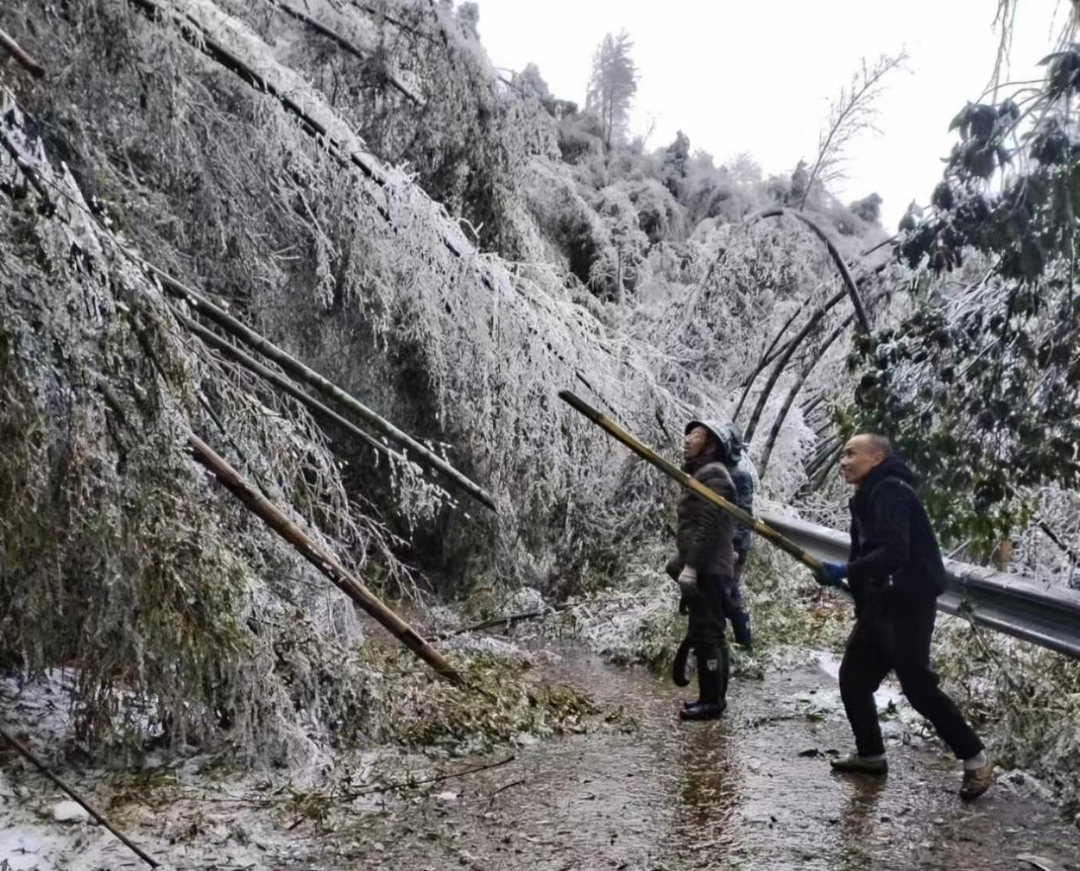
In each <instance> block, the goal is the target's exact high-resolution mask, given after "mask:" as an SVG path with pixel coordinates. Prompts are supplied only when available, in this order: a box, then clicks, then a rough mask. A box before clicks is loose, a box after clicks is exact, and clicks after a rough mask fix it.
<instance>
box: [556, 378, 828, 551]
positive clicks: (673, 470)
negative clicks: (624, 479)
mask: <svg viewBox="0 0 1080 871" xmlns="http://www.w3.org/2000/svg"><path fill="white" fill-rule="evenodd" d="M559 398H560V399H561V400H562V401H563V402H565V403H567V404H568V405H569V406H570V407H571V408H573V409H574V410H575V411H578V412H580V413H581V414H583V415H585V417H587V418H588V419H589V420H591V421H592V422H593V423H595V424H596V425H597V426H598V427H600V428H601V429H602V430H604V431H605V432H607V434H608V435H610V436H612V437H613V438H615V439H616V440H617V441H620V442H622V443H623V444H624V445H626V446H627V447H628V448H630V450H632V451H633V452H634V453H635V454H637V455H638V456H639V457H641V458H642V459H644V460H647V461H648V462H650V463H652V464H653V465H654V466H656V468H658V469H659V470H660V471H661V472H663V473H664V474H666V475H668V476H669V477H671V478H674V479H675V480H676V481H678V482H679V483H680V484H682V485H683V486H684V487H686V488H687V489H688V490H690V491H691V492H693V493H696V494H697V495H698V496H700V497H701V498H702V499H704V500H705V501H706V502H709V503H711V504H713V505H715V506H716V507H717V508H719V509H720V510H721V511H724V512H726V513H728V514H730V515H731V516H732V517H734V518H735V519H736V520H738V521H740V522H741V523H745V524H746V525H747V526H748V527H750V529H752V530H753V531H754V532H756V533H757V534H758V535H760V536H761V537H762V538H764V539H765V540H766V541H768V542H769V543H770V544H773V545H775V546H776V547H778V548H780V550H782V551H784V552H785V553H787V554H789V555H790V556H793V557H795V559H797V560H798V561H799V562H801V563H802V564H803V565H805V566H806V567H807V568H809V569H810V570H812V571H817V569H819V568H820V567H821V562H820V561H819V560H818V559H816V558H815V557H812V556H811V555H810V554H808V553H807V552H806V551H805V550H803V549H802V548H801V547H799V546H798V545H797V544H795V542H793V541H790V540H789V539H787V538H785V537H784V536H783V535H781V534H780V533H779V532H777V531H776V530H775V529H773V528H772V527H771V526H769V525H767V524H765V523H762V522H761V521H760V520H758V519H757V518H755V517H754V516H753V515H752V514H750V513H749V512H747V511H743V510H742V509H741V508H739V507H738V506H737V505H733V504H732V503H731V502H728V501H727V499H725V498H724V497H723V496H720V495H718V494H716V493H714V492H713V491H712V490H710V489H709V488H708V487H706V486H705V485H704V484H702V483H701V482H700V481H698V480H697V479H696V478H694V477H693V476H692V475H688V474H687V473H686V472H684V471H683V470H682V469H680V468H679V467H678V466H676V465H675V464H674V463H670V462H668V461H667V460H665V459H664V458H663V457H661V456H660V455H659V454H657V453H656V451H654V450H652V448H648V447H646V446H645V445H644V444H642V443H641V442H639V441H638V440H637V439H636V438H634V437H633V436H632V435H630V433H628V432H627V431H626V430H624V429H623V428H622V427H620V426H619V425H618V424H615V423H612V422H611V421H610V420H609V419H608V418H606V417H604V415H603V414H601V413H600V412H599V411H597V410H596V409H595V408H592V407H591V406H590V405H588V404H587V403H585V402H582V401H581V400H580V399H578V397H576V396H575V395H574V394H573V393H571V392H570V391H569V390H561V391H559Z"/></svg>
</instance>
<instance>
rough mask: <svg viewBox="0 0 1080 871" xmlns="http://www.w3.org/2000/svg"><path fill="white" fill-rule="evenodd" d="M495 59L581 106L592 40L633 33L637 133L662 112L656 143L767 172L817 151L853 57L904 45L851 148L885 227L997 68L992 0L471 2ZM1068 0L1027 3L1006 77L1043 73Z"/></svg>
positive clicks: (848, 193) (925, 181)
mask: <svg viewBox="0 0 1080 871" xmlns="http://www.w3.org/2000/svg"><path fill="white" fill-rule="evenodd" d="M478 2H479V6H480V36H481V39H482V40H483V43H484V45H485V47H486V48H487V51H488V54H489V55H490V56H491V59H492V61H493V62H494V63H495V64H496V65H497V66H501V67H507V68H510V69H518V70H520V69H521V68H522V67H524V66H525V64H526V63H529V62H530V61H531V62H534V63H536V64H537V65H538V66H539V67H540V72H541V74H542V75H543V76H544V78H545V79H546V80H547V82H548V84H549V85H550V86H551V89H552V91H553V92H554V94H555V95H556V96H558V97H562V98H564V99H570V100H575V101H577V102H579V103H583V102H584V97H585V86H586V82H587V81H588V77H589V71H590V66H591V59H592V54H593V50H594V49H595V47H596V45H597V43H599V42H600V40H601V39H603V36H604V34H605V33H606V32H608V31H612V32H618V31H619V30H621V29H624V28H625V29H626V30H627V31H628V32H629V33H630V35H631V36H632V37H633V39H634V42H635V46H634V51H633V57H634V59H635V61H636V62H637V65H638V70H639V72H640V75H641V82H640V86H639V90H638V96H637V102H636V106H635V111H634V116H633V122H632V133H635V134H641V133H644V132H646V131H647V130H648V128H649V126H650V124H651V123H653V122H654V121H655V131H654V133H653V136H652V138H651V139H650V140H649V143H648V144H649V147H650V148H655V147H658V146H661V145H666V144H667V143H668V142H670V141H671V140H672V139H674V137H675V132H676V130H679V129H682V130H683V131H684V132H685V133H686V134H687V135H688V136H689V137H690V142H691V146H692V147H693V148H694V149H697V148H703V149H705V150H706V151H708V152H710V153H711V154H713V155H714V156H715V158H716V161H717V163H718V164H719V163H722V162H723V161H724V160H726V159H729V158H731V157H733V156H735V155H736V154H738V153H739V152H743V151H746V152H749V153H751V154H752V155H753V156H754V158H755V159H756V160H757V161H758V163H759V164H761V166H762V167H763V169H764V170H765V172H766V174H768V173H771V172H788V171H790V170H791V169H792V168H793V167H794V165H795V163H796V162H797V161H798V160H799V158H800V157H802V158H805V159H806V160H807V161H812V160H813V158H814V156H815V154H816V148H817V138H818V132H819V130H820V129H821V127H822V125H823V121H824V119H825V118H826V116H827V113H828V106H827V100H828V99H829V98H830V97H831V96H833V95H834V94H835V93H836V92H837V91H838V90H839V88H840V86H841V85H843V84H845V83H846V82H848V81H849V80H850V78H851V74H852V73H853V72H854V71H855V70H856V68H857V67H858V65H859V63H860V59H861V58H862V57H864V56H865V57H867V58H869V59H874V58H876V57H877V56H878V55H880V54H882V53H887V54H895V53H897V52H899V51H900V50H901V49H906V50H907V52H908V54H909V55H910V57H911V59H910V61H909V65H908V66H909V69H910V72H899V73H894V74H893V76H892V78H891V79H890V81H889V88H888V92H887V93H886V94H885V96H884V98H883V99H882V100H881V101H880V103H879V107H880V117H879V120H878V126H879V128H880V129H881V135H875V134H872V133H871V134H868V135H866V136H864V137H863V138H862V139H860V140H859V141H858V142H857V143H856V144H855V145H854V147H853V148H852V154H851V161H850V167H849V172H848V178H847V180H846V181H845V182H843V183H842V184H841V185H840V186H839V187H841V189H840V190H837V191H836V192H837V193H838V194H839V195H840V196H841V197H842V198H843V199H845V200H851V199H856V198H858V197H862V196H865V195H866V194H868V193H870V192H872V191H877V192H878V193H879V194H881V196H882V197H884V199H885V204H884V206H883V210H884V220H885V226H886V229H895V226H896V222H897V221H898V220H899V218H900V216H901V215H902V214H903V211H904V209H905V208H906V207H907V204H908V203H909V202H910V201H911V200H912V199H916V200H918V201H919V202H920V204H925V203H926V202H927V201H928V200H929V198H930V191H931V190H932V189H933V186H934V184H936V182H937V180H938V179H939V178H940V177H941V169H942V164H941V160H940V158H941V157H943V156H945V155H946V154H948V151H949V148H950V147H951V143H952V141H953V140H952V137H951V136H950V134H948V132H947V131H948V126H949V122H950V120H952V118H953V116H954V115H955V114H956V113H957V111H959V110H960V109H961V108H962V107H963V105H964V103H965V102H966V101H967V100H975V99H978V97H979V96H980V94H981V93H982V92H983V90H984V89H985V87H986V85H987V83H988V81H989V80H990V74H991V72H992V70H993V66H994V58H995V55H996V52H997V44H998V37H997V34H996V33H995V32H994V30H993V28H992V23H993V19H994V13H995V11H996V7H997V2H996V0H905V2H902V3H878V2H873V0H818V2H809V0H770V2H748V0H668V2H657V0H652V2H639V0H478ZM1068 5H1069V4H1068V2H1067V0H1020V6H1019V10H1020V11H1019V16H1018V21H1017V27H1016V33H1015V37H1014V40H1013V46H1012V52H1011V61H1012V66H1011V73H1012V78H1013V79H1017V80H1019V79H1030V78H1033V77H1034V76H1036V75H1038V74H1039V73H1038V68H1037V67H1036V64H1037V62H1038V61H1039V60H1040V59H1041V58H1042V57H1044V56H1045V55H1046V54H1047V53H1048V52H1049V51H1050V50H1052V48H1053V44H1054V41H1055V38H1056V35H1057V33H1058V31H1059V30H1060V28H1061V25H1062V24H1063V23H1064V21H1065V14H1066V10H1067V7H1068Z"/></svg>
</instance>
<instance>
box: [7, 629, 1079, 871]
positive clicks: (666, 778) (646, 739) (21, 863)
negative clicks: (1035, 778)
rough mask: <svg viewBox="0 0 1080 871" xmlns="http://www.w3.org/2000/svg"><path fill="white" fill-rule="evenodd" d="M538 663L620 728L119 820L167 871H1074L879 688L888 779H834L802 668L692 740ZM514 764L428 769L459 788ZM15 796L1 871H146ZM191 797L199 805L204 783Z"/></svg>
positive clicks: (168, 798)
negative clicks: (316, 813) (265, 803)
mask: <svg viewBox="0 0 1080 871" xmlns="http://www.w3.org/2000/svg"><path fill="white" fill-rule="evenodd" d="M534 656H535V661H536V667H537V668H542V669H544V670H545V672H546V673H547V675H548V676H549V677H550V678H553V679H558V680H562V681H566V682H568V683H571V684H574V685H576V686H578V687H579V688H581V689H584V690H586V691H587V692H588V693H590V694H591V695H592V696H593V698H594V699H595V700H596V701H597V702H598V703H599V704H600V705H601V706H603V708H604V709H605V710H607V711H608V712H612V711H617V710H619V709H620V708H621V709H622V715H621V716H619V717H614V718H612V719H613V722H612V723H610V724H608V725H604V726H601V727H600V728H599V729H598V730H596V731H593V732H590V733H587V734H582V735H568V736H566V737H563V738H559V739H555V740H550V741H543V742H540V741H535V742H533V741H527V740H524V746H521V747H518V748H516V749H515V751H514V757H513V760H512V761H510V762H509V763H506V764H502V765H498V766H497V767H492V768H489V769H486V770H483V771H477V772H474V773H471V774H468V775H467V776H451V777H449V778H448V779H446V780H442V781H440V782H438V783H435V784H431V785H428V786H425V787H424V788H423V789H409V790H406V791H405V792H404V793H402V794H400V795H398V794H385V795H379V796H372V797H367V798H364V799H362V800H357V801H354V802H352V803H344V804H341V803H335V804H334V807H333V812H332V815H331V818H330V819H328V820H325V819H324V820H322V821H318V822H317V821H314V820H313V819H311V818H310V817H305V816H303V815H297V814H296V813H295V810H293V811H290V812H284V811H277V812H275V811H270V810H260V809H258V807H257V806H255V805H253V804H251V803H250V802H248V801H247V800H244V799H241V800H239V801H236V802H234V801H233V800H232V799H228V798H225V797H223V796H225V795H226V794H231V793H236V792H237V791H238V790H237V788H236V785H235V784H234V785H232V786H228V787H226V786H225V785H222V787H221V792H220V793H217V794H215V797H213V798H210V799H205V798H204V799H202V800H199V801H195V800H188V799H185V798H184V797H183V796H184V795H185V794H186V793H185V792H183V791H177V790H175V789H172V790H170V791H166V792H163V793H162V794H161V795H160V796H159V798H158V801H156V802H154V801H152V800H151V796H150V794H149V793H145V794H141V795H139V796H135V797H134V798H133V799H132V798H130V797H129V800H128V802H127V806H126V808H125V809H124V810H123V812H122V821H123V823H124V825H125V827H126V828H127V830H128V833H129V834H130V835H132V836H133V837H135V838H136V839H137V840H138V841H139V842H140V843H141V844H142V845H143V846H144V847H146V848H147V849H149V850H150V851H151V852H152V853H153V854H154V855H155V856H157V857H159V858H161V859H167V860H168V861H170V862H172V863H173V864H172V866H171V867H174V868H176V869H213V871H262V869H274V871H279V869H290V871H300V869H303V871H345V869H391V868H392V869H395V871H425V869H431V871H441V869H471V871H524V869H537V871H571V869H634V871H661V869H665V871H676V869H713V868H715V869H725V868H746V869H750V868H753V869H761V871H766V869H768V871H774V869H795V868H811V869H872V868H873V869H877V868H888V869H891V871H901V869H950V871H954V869H964V871H966V869H978V871H996V869H1002V871H1004V869H1031V868H1039V867H1042V868H1046V869H1050V871H1067V869H1073V871H1080V829H1078V828H1077V827H1076V826H1075V825H1073V824H1072V823H1070V822H1068V821H1067V820H1066V819H1065V818H1064V816H1063V814H1062V813H1061V811H1060V810H1058V809H1056V808H1055V807H1053V806H1052V805H1051V804H1050V803H1049V802H1048V801H1047V800H1046V799H1045V798H1043V797H1041V796H1040V791H1039V787H1038V785H1037V784H1034V783H1033V782H1032V781H1031V780H1030V779H1028V778H1024V777H1023V776H1021V775H1016V774H1005V775H1003V776H1001V777H1000V778H999V782H998V784H997V786H995V787H994V788H993V789H992V790H991V792H990V793H988V794H987V795H986V796H984V797H983V798H982V799H980V800H979V801H978V802H975V803H974V804H964V803H962V802H961V800H960V799H959V797H958V795H957V794H956V790H957V788H958V785H959V772H958V770H957V764H956V763H955V761H954V760H952V759H951V758H950V757H949V756H948V755H947V754H946V753H945V751H944V748H943V747H942V746H941V745H940V744H939V743H938V742H937V741H936V739H932V738H929V739H927V738H923V737H921V735H920V726H919V723H918V720H917V718H914V717H911V716H910V712H909V711H908V712H907V713H905V709H906V706H905V705H904V702H903V699H902V698H901V697H898V696H895V695H890V692H889V691H888V690H887V689H886V690H883V692H882V693H881V694H880V696H879V701H880V704H881V706H882V707H885V706H887V705H888V704H889V702H890V701H892V702H893V704H894V705H898V706H899V710H900V714H899V715H898V716H889V717H887V718H886V723H885V726H884V730H885V733H886V735H887V740H888V743H889V758H890V766H891V768H890V773H889V776H888V778H887V779H886V780H884V781H874V780H867V779H860V778H857V777H845V776H839V775H834V774H833V773H832V772H831V771H830V768H829V764H828V760H829V758H830V756H831V755H832V754H835V753H838V752H846V751H847V750H848V749H849V747H850V737H849V733H848V729H847V724H846V722H845V720H844V717H843V711H842V708H841V706H840V701H839V693H838V691H837V688H836V681H835V662H830V661H828V660H825V661H824V662H823V663H820V662H817V661H812V658H811V657H809V656H808V657H807V658H806V661H804V662H802V663H801V664H799V665H797V666H795V667H790V668H786V669H774V670H770V671H767V672H766V673H765V675H764V677H763V679H760V680H736V681H735V683H734V686H733V688H732V691H731V693H730V695H729V709H728V713H727V715H726V716H725V717H724V719H722V720H720V721H717V722H712V723H686V724H683V723H680V722H679V721H678V718H677V711H678V707H679V704H680V702H681V701H682V699H684V698H687V697H689V688H688V690H686V691H678V690H676V689H675V687H674V686H673V685H672V684H671V683H669V682H666V681H664V680H661V679H660V678H658V677H656V676H655V675H653V674H650V673H648V672H646V671H644V670H642V669H627V668H617V667H613V666H611V665H608V664H606V663H604V662H603V661H602V660H601V659H600V658H599V657H596V656H593V655H591V654H588V653H586V652H584V651H583V650H582V649H581V648H577V647H570V648H563V649H561V650H559V651H557V652H556V651H551V650H550V649H549V650H544V651H538V652H535V654H534ZM507 755H508V754H507V752H506V751H504V752H501V753H497V754H495V755H493V756H490V757H475V758H459V759H454V760H449V761H443V762H440V763H438V765H437V766H435V769H431V766H430V763H429V764H428V768H429V770H437V771H439V772H442V773H449V774H451V775H456V774H458V773H460V772H462V771H464V770H466V769H470V768H474V767H476V766H479V765H483V764H485V763H488V764H490V763H492V762H494V761H497V760H503V759H505V758H506V757H507ZM19 781H20V782H22V783H24V791H23V792H22V793H20V794H19V795H16V794H15V792H14V787H13V785H12V784H11V783H9V784H8V785H7V786H6V787H5V786H4V783H3V781H2V779H0V787H3V788H0V811H4V810H5V809H6V810H7V812H8V814H9V816H8V819H9V827H8V831H7V832H6V833H5V832H4V831H0V868H3V867H4V860H5V859H6V860H8V861H9V863H10V864H9V865H8V866H7V867H8V868H10V869H13V871H29V869H40V871H53V869H66V871H98V869H114V868H136V867H143V866H141V865H140V864H139V863H138V860H136V859H135V858H134V857H133V856H132V855H131V854H130V853H127V852H126V851H125V850H124V848H123V847H120V846H119V845H118V844H117V843H116V842H115V840H113V839H111V838H110V837H109V836H108V835H107V834H105V833H104V832H102V831H101V830H100V829H96V828H93V827H91V828H86V827H79V828H78V830H65V831H64V832H61V833H59V834H58V832H57V825H56V824H55V823H52V822H50V821H47V820H46V821H42V820H41V819H40V817H38V818H37V822H34V820H33V818H31V817H29V816H28V814H29V811H28V810H27V808H29V807H31V806H32V805H33V804H34V802H35V801H38V802H43V804H42V807H45V808H48V806H49V793H48V788H47V786H44V785H42V784H40V783H38V782H37V781H35V780H24V779H22V778H20V779H19ZM240 791H243V790H240ZM192 792H197V793H200V794H204V793H206V788H205V785H202V784H200V786H199V788H198V789H195V790H192ZM132 802H134V803H132ZM20 809H21V810H20ZM12 814H14V816H13V815H12ZM19 814H21V816H19ZM3 816H4V815H3V813H0V819H2V818H3ZM10 820H22V822H21V824H20V825H21V826H22V827H23V828H21V829H17V830H16V829H12V828H11V827H10V826H11V823H10ZM0 828H2V826H0ZM5 853H6V855H4V854H5ZM1024 857H1026V858H1024ZM1028 859H1030V860H1031V861H1027V860H1028ZM1033 862H1035V863H1038V864H1032V863H1033Z"/></svg>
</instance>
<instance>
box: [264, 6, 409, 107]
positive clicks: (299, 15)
mask: <svg viewBox="0 0 1080 871" xmlns="http://www.w3.org/2000/svg"><path fill="white" fill-rule="evenodd" d="M270 3H271V5H272V6H275V7H277V8H278V9H280V10H281V11H282V12H284V13H285V14H286V15H288V16H289V17H290V18H295V19H296V20H297V21H299V22H300V23H301V24H306V25H307V26H308V27H310V28H311V29H312V30H313V31H315V32H316V33H318V34H319V35H320V36H325V37H326V38H327V39H329V40H330V41H331V42H334V43H336V44H337V46H338V47H339V48H340V49H342V50H343V51H346V52H348V53H349V54H351V55H352V56H353V57H355V58H359V59H360V60H363V61H367V60H370V59H371V57H370V55H369V54H366V53H364V52H363V51H362V50H361V49H360V48H358V47H357V46H356V45H354V44H353V43H352V42H350V41H349V40H348V39H346V38H345V37H344V36H342V35H341V34H340V33H338V32H337V31H336V30H334V29H333V28H332V27H328V26H327V25H325V24H323V23H322V22H321V21H319V20H318V19H317V18H312V17H311V16H310V15H308V14H307V13H306V12H301V11H300V10H299V9H295V8H293V7H292V6H290V5H289V4H288V3H286V2H285V0H270ZM383 76H384V77H385V78H386V81H387V82H388V83H389V84H390V85H391V86H392V87H393V88H394V89H395V90H397V91H398V92H399V93H400V94H401V95H402V96H404V97H405V98H406V99H408V100H411V101H412V102H413V104H414V105H417V106H420V107H421V108H423V105H424V103H423V101H422V100H421V99H420V98H419V97H418V96H416V94H414V93H413V92H412V91H410V90H409V89H408V88H407V87H405V85H404V84H402V82H400V81H398V79H397V78H396V77H394V76H393V75H391V74H390V73H388V72H383Z"/></svg>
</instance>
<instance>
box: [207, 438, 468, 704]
mask: <svg viewBox="0 0 1080 871" xmlns="http://www.w3.org/2000/svg"><path fill="white" fill-rule="evenodd" d="M188 446H189V447H190V448H191V453H192V455H193V456H194V457H195V460H196V461H197V462H198V463H200V464H201V465H203V466H205V467H206V468H207V469H209V470H210V472H212V473H213V474H214V476H215V477H216V478H217V479H218V481H219V482H221V484H222V486H223V487H225V489H226V490H228V491H229V492H230V493H232V494H233V495H234V496H235V497H236V498H237V499H239V500H240V501H241V502H243V503H244V505H246V506H247V507H248V509H250V510H251V512H252V513H253V514H256V515H258V517H259V518H260V519H261V520H262V521H263V522H264V523H265V524H266V525H267V526H269V527H270V528H271V529H272V530H274V532H276V533H277V534H278V535H280V536H281V537H282V538H284V539H285V540H286V541H287V542H289V544H291V545H292V546H293V547H295V548H296V549H297V551H299V552H300V555H301V556H303V557H304V559H306V560H307V561H308V562H309V563H311V564H312V565H313V566H315V568H317V569H318V570H319V571H320V572H322V573H323V574H324V575H326V577H327V578H329V580H330V582H331V583H332V584H333V585H334V586H335V587H337V588H338V589H339V590H341V591H342V592H343V593H345V595H347V596H348V597H349V598H350V599H352V600H353V601H354V602H356V604H358V605H359V606H360V607H361V608H363V609H364V610H365V611H366V612H367V613H368V614H370V615H371V616H372V617H374V618H375V619H376V620H377V621H378V622H379V623H381V624H382V625H383V626H384V627H385V628H386V629H387V630H389V632H390V634H391V635H393V636H394V637H395V638H397V639H398V640H399V641H400V642H401V643H402V644H404V645H405V646H406V647H408V648H409V650H411V651H412V652H413V653H415V654H416V655H417V656H418V657H420V658H421V659H422V660H424V662H426V663H427V664H428V665H430V666H431V667H432V669H434V670H435V673H436V674H438V675H439V677H442V678H445V679H446V680H448V681H450V682H451V683H453V684H457V685H458V686H464V685H465V680H464V678H463V677H462V676H461V673H460V672H459V671H458V670H457V669H456V668H454V667H453V666H452V665H451V664H450V663H449V662H448V661H447V660H446V659H444V658H443V656H442V655H441V654H440V653H439V652H438V651H437V650H436V649H435V648H434V647H432V646H431V645H430V644H428V642H427V641H425V640H424V638H423V637H422V636H421V635H420V634H419V633H418V632H417V631H416V630H415V629H413V628H412V626H410V625H409V624H408V623H406V622H405V621H404V620H402V619H401V617H399V616H398V615H397V614H396V613H395V612H394V611H393V610H391V609H390V608H388V607H387V606H386V605H385V604H383V602H382V601H381V600H380V599H379V598H378V597H377V596H376V595H375V594H374V593H372V592H371V591H370V590H369V589H368V588H367V587H365V586H364V585H363V584H362V583H360V581H359V580H357V579H356V578H355V577H354V576H353V575H351V574H350V573H349V572H348V571H346V569H345V568H344V566H342V565H341V563H339V562H338V561H337V559H336V558H335V557H334V556H333V554H331V553H330V552H329V551H328V550H326V549H325V548H323V547H322V546H321V545H319V544H317V543H316V542H315V541H314V540H312V538H311V537H310V536H309V535H307V533H305V532H304V531H303V530H302V529H300V527H299V526H297V525H296V524H295V523H293V522H292V521H291V520H289V518H288V517H286V516H285V514H284V513H283V512H282V511H281V509H279V508H278V507H277V506H276V505H274V504H273V503H272V502H271V501H270V500H269V499H267V498H266V497H265V496H263V495H262V494H261V493H259V492H258V491H256V490H255V489H253V488H252V487H250V486H249V485H248V483H247V482H246V481H245V480H244V479H243V478H242V477H241V476H240V474H239V473H238V472H237V471H236V470H235V469H233V468H232V466H230V465H229V464H228V463H227V462H225V460H224V459H223V458H222V457H220V456H218V454H216V453H215V452H214V451H213V449H211V448H210V446H209V445H207V444H206V443H205V442H203V441H202V440H201V439H199V438H198V437H197V436H195V435H191V436H189V437H188Z"/></svg>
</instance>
